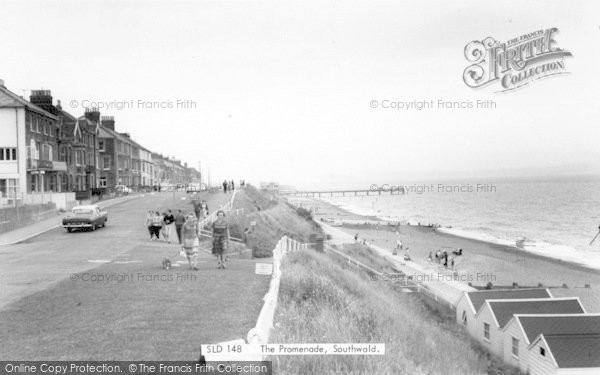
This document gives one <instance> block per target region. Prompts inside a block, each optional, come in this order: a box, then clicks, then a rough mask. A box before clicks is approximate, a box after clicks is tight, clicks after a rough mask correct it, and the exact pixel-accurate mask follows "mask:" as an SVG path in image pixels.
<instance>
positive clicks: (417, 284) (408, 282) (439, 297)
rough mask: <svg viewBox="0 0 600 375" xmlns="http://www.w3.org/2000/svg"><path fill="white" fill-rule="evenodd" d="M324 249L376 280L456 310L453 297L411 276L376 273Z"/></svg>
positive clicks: (358, 262) (347, 257)
mask: <svg viewBox="0 0 600 375" xmlns="http://www.w3.org/2000/svg"><path fill="white" fill-rule="evenodd" d="M325 249H326V250H327V251H329V252H332V253H334V254H337V255H339V256H341V257H343V258H345V259H346V260H347V261H348V264H350V265H355V266H356V267H358V268H362V269H364V270H366V271H367V272H369V273H370V274H372V275H376V276H377V279H379V280H389V281H393V282H397V283H400V284H401V285H403V286H404V287H405V288H409V289H410V291H411V292H417V293H420V294H422V295H424V296H426V297H428V298H430V299H432V300H434V301H435V302H437V303H438V304H440V305H443V306H446V307H449V308H450V309H452V310H454V309H455V308H456V306H455V303H456V300H455V298H454V296H452V295H450V294H447V293H444V292H443V291H441V290H438V289H436V288H434V287H431V286H428V285H427V284H425V283H424V282H423V281H421V280H420V279H415V278H413V277H412V276H410V275H407V274H405V273H404V272H400V271H397V273H396V274H394V275H391V274H384V273H382V272H380V271H377V270H376V269H374V268H372V267H369V266H367V265H366V264H364V263H361V262H360V261H358V260H356V259H354V258H352V257H351V256H349V255H347V254H344V253H343V252H341V251H339V250H337V249H334V248H333V247H331V246H330V245H326V246H325Z"/></svg>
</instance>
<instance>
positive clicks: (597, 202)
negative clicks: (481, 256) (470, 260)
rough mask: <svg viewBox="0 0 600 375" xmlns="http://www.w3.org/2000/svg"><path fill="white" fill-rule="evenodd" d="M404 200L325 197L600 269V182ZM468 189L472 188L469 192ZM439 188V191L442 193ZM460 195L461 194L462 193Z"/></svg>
mask: <svg viewBox="0 0 600 375" xmlns="http://www.w3.org/2000/svg"><path fill="white" fill-rule="evenodd" d="M405 186H406V187H408V189H409V191H408V193H406V194H404V195H400V196H398V195H393V196H392V195H388V194H385V193H384V194H382V195H376V196H359V197H354V196H352V197H333V198H331V197H327V198H324V199H325V200H327V201H328V202H330V203H333V204H335V205H338V206H341V207H343V208H345V209H348V210H350V211H352V212H354V213H357V214H363V215H374V216H378V217H380V218H382V219H386V220H405V221H408V222H411V223H418V222H420V223H421V224H429V223H439V224H441V225H442V226H444V227H446V226H451V227H452V228H445V229H443V230H444V231H446V232H449V233H453V234H456V235H460V236H464V237H469V238H476V239H480V240H484V241H488V242H493V243H500V244H506V245H513V246H514V245H515V241H516V240H517V239H521V238H523V237H525V238H526V239H527V240H526V241H525V244H524V249H525V250H526V251H531V252H534V253H537V254H541V255H545V256H548V257H553V258H558V259H562V260H565V261H572V262H576V263H580V264H584V265H587V266H588V267H592V268H596V269H600V238H598V239H597V240H596V242H595V243H594V244H593V245H592V246H589V242H590V241H591V240H592V238H593V237H594V235H595V234H596V233H598V225H600V179H591V178H580V179H577V180H554V181H533V182H532V181H511V182H493V181H490V182H489V185H487V186H485V185H482V187H487V189H485V188H484V189H480V191H477V185H476V184H473V183H472V182H471V183H469V182H448V183H443V184H442V185H438V184H437V183H434V184H433V188H432V185H431V184H405ZM469 186H470V188H469ZM440 188H441V189H440ZM460 190H462V192H461V191H460Z"/></svg>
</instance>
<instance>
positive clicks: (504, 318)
mask: <svg viewBox="0 0 600 375" xmlns="http://www.w3.org/2000/svg"><path fill="white" fill-rule="evenodd" d="M584 313H585V309H584V307H583V306H582V305H581V302H580V301H579V298H577V297H572V298H571V297H569V298H536V299H514V300H486V301H485V303H484V305H483V306H482V307H481V309H479V311H478V312H477V315H476V316H475V324H476V329H475V336H474V337H475V339H477V341H479V342H480V343H481V344H482V345H483V346H484V347H486V348H488V350H489V351H490V352H491V353H492V354H495V355H497V356H498V357H499V358H504V331H503V330H504V327H505V326H506V324H508V322H509V321H510V320H511V319H512V317H513V315H515V314H536V315H542V314H584Z"/></svg>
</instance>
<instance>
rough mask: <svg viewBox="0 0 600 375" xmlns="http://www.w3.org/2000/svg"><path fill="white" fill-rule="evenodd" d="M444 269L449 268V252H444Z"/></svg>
mask: <svg viewBox="0 0 600 375" xmlns="http://www.w3.org/2000/svg"><path fill="white" fill-rule="evenodd" d="M444 267H446V268H448V252H447V251H446V250H444Z"/></svg>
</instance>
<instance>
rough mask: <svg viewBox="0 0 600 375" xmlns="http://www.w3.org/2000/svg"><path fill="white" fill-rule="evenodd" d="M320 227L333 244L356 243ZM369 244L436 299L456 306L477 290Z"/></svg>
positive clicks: (444, 272) (325, 226) (339, 232)
mask: <svg viewBox="0 0 600 375" xmlns="http://www.w3.org/2000/svg"><path fill="white" fill-rule="evenodd" d="M319 225H321V227H322V228H323V230H324V231H325V232H326V233H327V234H329V235H331V237H332V240H331V242H332V243H335V244H344V243H354V237H353V236H352V235H350V234H348V233H346V232H344V231H343V230H341V229H338V228H336V227H332V226H331V225H328V224H325V223H323V222H319ZM367 244H368V245H369V247H370V248H371V249H373V250H374V251H375V252H377V253H378V254H379V255H381V256H382V257H384V258H386V259H387V260H388V261H389V262H391V263H392V265H393V266H394V267H395V268H396V269H398V270H399V271H401V272H402V273H404V274H406V275H409V276H413V279H415V280H421V284H422V285H423V286H425V287H426V288H427V290H429V292H431V293H430V294H432V296H433V297H434V298H437V299H441V300H443V301H445V302H446V303H448V304H449V305H452V306H456V303H457V302H458V300H459V299H460V297H461V296H462V295H463V292H465V291H466V292H469V291H474V290H475V289H474V288H472V287H470V286H469V285H467V284H465V283H463V282H460V281H455V280H452V274H451V272H449V271H447V270H439V269H437V268H435V267H433V266H432V267H429V268H427V267H423V266H421V265H419V264H417V263H415V262H406V261H404V260H403V259H402V258H401V257H399V256H396V257H395V256H393V255H392V250H390V249H384V248H382V247H379V246H376V245H373V244H370V243H368V242H367Z"/></svg>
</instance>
